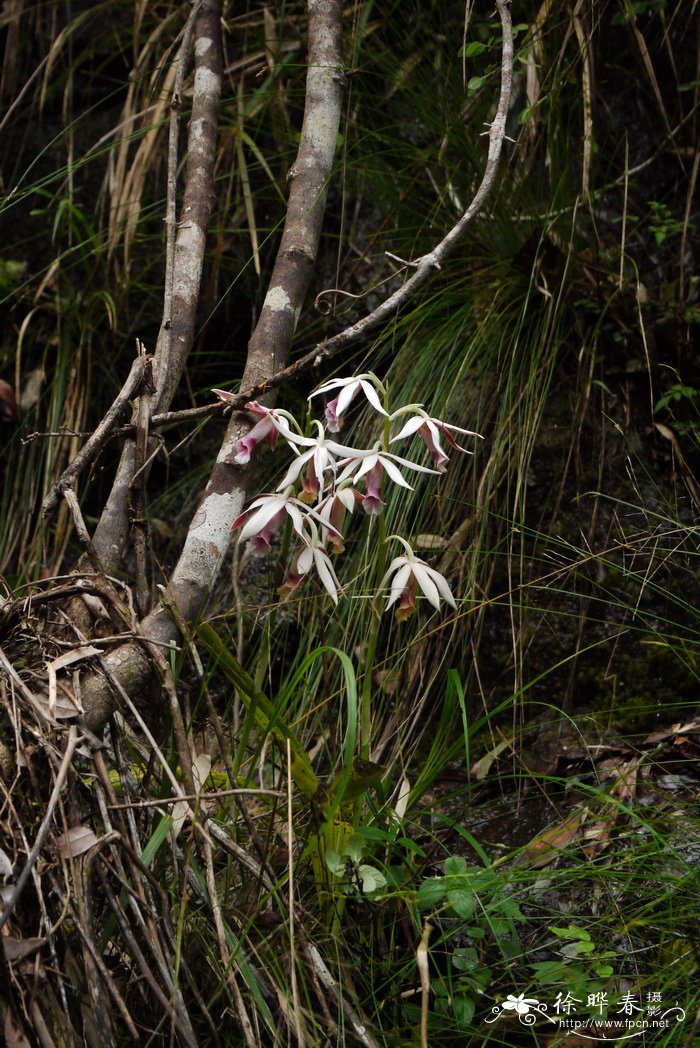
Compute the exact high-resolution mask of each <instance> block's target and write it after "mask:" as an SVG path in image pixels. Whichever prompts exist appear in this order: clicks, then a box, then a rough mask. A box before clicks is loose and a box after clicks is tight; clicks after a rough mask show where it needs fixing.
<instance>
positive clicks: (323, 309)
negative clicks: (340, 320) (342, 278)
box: [314, 287, 365, 317]
mask: <svg viewBox="0 0 700 1048" xmlns="http://www.w3.org/2000/svg"><path fill="white" fill-rule="evenodd" d="M330 295H345V297H346V298H364V297H365V296H364V294H363V295H353V293H352V292H351V291H343V289H342V288H339V287H327V288H326V289H325V290H324V291H319V293H318V294H317V295H316V298H315V299H314V309H315V310H317V312H319V313H320V314H321V315H322V316H324V317H327V316H328V315H329V314H330V313H332V312H333V310H334V309H335V306H336V301H335V299H334V300H333V301H332V302H331V301H330V299H329V298H328V297H327V296H330Z"/></svg>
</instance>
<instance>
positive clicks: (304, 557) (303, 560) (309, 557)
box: [297, 546, 314, 575]
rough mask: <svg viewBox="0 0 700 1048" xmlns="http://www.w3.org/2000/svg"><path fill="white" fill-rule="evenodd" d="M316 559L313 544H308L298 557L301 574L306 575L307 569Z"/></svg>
mask: <svg viewBox="0 0 700 1048" xmlns="http://www.w3.org/2000/svg"><path fill="white" fill-rule="evenodd" d="M313 559H314V551H313V550H312V549H311V546H307V547H306V548H305V549H303V550H302V551H301V553H300V554H299V556H298V557H297V571H298V572H299V574H300V575H306V573H307V571H308V570H309V568H310V567H311V565H312V563H313Z"/></svg>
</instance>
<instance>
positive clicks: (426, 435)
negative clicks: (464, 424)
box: [390, 405, 483, 473]
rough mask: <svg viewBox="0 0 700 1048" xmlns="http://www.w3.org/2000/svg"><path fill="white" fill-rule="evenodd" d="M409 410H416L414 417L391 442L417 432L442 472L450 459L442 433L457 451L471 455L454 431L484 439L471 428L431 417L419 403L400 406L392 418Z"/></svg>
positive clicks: (434, 463)
mask: <svg viewBox="0 0 700 1048" xmlns="http://www.w3.org/2000/svg"><path fill="white" fill-rule="evenodd" d="M409 410H411V411H413V412H415V414H414V415H413V418H410V419H409V420H408V422H407V423H406V425H405V426H404V427H403V429H402V430H401V432H400V433H397V434H396V436H395V437H393V438H392V440H391V441H390V443H391V444H394V443H395V442H396V441H397V440H403V439H404V438H405V437H411V436H413V434H414V433H417V434H418V436H419V437H420V438H421V440H422V441H423V442H424V443H425V445H426V447H427V448H428V451H429V452H430V457H431V458H432V460H433V465H434V466H437V468H438V471H439V472H440V473H444V472H445V469H446V464H447V463H448V462H449V461H450V460H449V458H448V457H447V455H446V454H445V452H444V451H443V450H442V447H441V446H440V434H441V433H443V434H444V435H445V439H446V440H447V442H448V443H449V444H450V445H451V446H452V447H453V448H455V449H456V450H457V451H463V452H464V453H465V455H471V454H472V452H471V451H468V450H467V448H463V447H460V445H459V444H458V443H457V441H456V440H455V439H454V437H453V436H452V432H454V433H464V435H465V436H467V437H478V438H479V440H482V439H483V438H482V436H481V434H480V433H475V432H474V431H473V430H471V429H462V428H461V427H460V426H453V425H451V424H450V423H449V422H443V421H442V420H441V419H439V418H431V417H430V415H428V414H427V413H426V412H425V411H423V409H422V408H421V407H420V406H419V405H411V407H410V408H400V409H399V411H397V412H395V413H394V414H393V415H392V419H394V418H397V417H398V416H399V415H404V414H406V413H407V411H409ZM451 431H452V432H451Z"/></svg>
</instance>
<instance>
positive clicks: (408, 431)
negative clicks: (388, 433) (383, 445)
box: [389, 415, 425, 444]
mask: <svg viewBox="0 0 700 1048" xmlns="http://www.w3.org/2000/svg"><path fill="white" fill-rule="evenodd" d="M424 422H425V419H424V418H421V416H420V415H414V416H413V418H410V419H409V420H408V422H407V423H406V425H405V426H404V427H403V429H402V430H401V431H400V432H399V433H397V434H396V436H395V437H393V438H392V439H391V440H390V441H389V443H390V444H393V443H394V441H396V440H401V439H402V438H403V437H412V436H413V434H414V433H417V432H418V430H419V429H420V428H421V426H422V425H423V424H424Z"/></svg>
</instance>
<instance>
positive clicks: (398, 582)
mask: <svg viewBox="0 0 700 1048" xmlns="http://www.w3.org/2000/svg"><path fill="white" fill-rule="evenodd" d="M412 571H413V568H412V566H411V565H410V564H404V565H403V567H402V568H399V570H398V571H397V572H396V575H395V577H394V581H393V582H392V584H391V594H390V595H389V599H388V601H387V602H386V606H387V608H390V607H391V605H392V604H396V601H397V600H398V599H399V597H400V596H401V594H402V593H403V591H404V590H405V589H406V583H407V582H408V580H409V579H410V577H411V574H412ZM385 610H386V609H385Z"/></svg>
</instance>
